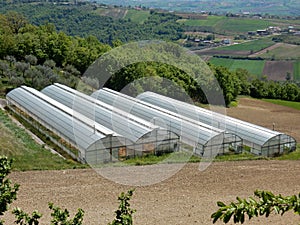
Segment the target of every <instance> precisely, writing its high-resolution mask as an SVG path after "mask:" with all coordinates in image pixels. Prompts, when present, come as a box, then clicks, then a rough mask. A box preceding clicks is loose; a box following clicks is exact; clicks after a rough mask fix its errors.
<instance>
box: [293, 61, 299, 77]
mask: <svg viewBox="0 0 300 225" xmlns="http://www.w3.org/2000/svg"><path fill="white" fill-rule="evenodd" d="M294 80H297V81H300V61H297V62H295V63H294Z"/></svg>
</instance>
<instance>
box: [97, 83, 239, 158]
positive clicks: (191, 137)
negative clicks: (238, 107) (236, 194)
mask: <svg viewBox="0 0 300 225" xmlns="http://www.w3.org/2000/svg"><path fill="white" fill-rule="evenodd" d="M92 97H94V98H96V99H98V100H100V101H102V102H105V103H107V104H108V105H111V106H113V107H115V108H118V109H120V110H122V111H125V112H127V113H129V114H132V115H135V116H137V117H140V118H142V119H144V120H147V121H149V122H151V123H154V124H156V125H158V126H161V127H165V128H166V129H169V130H171V131H173V132H174V133H177V134H179V135H180V137H181V142H183V143H185V144H188V145H190V146H192V147H193V148H194V150H193V151H194V153H195V154H198V155H201V156H215V155H217V154H224V153H226V152H229V151H231V150H232V151H239V150H240V147H241V146H242V141H241V138H240V137H238V136H237V135H234V134H231V133H226V132H225V131H224V130H221V129H218V128H215V127H212V126H209V125H207V124H204V123H201V122H198V121H195V120H192V119H190V118H187V117H183V116H180V115H178V114H176V113H173V112H171V111H169V110H165V109H163V108H160V107H157V106H154V105H152V104H148V103H145V102H142V101H139V100H137V99H135V98H132V97H130V96H127V95H124V94H122V93H119V92H116V91H113V90H110V89H107V88H103V89H101V90H98V91H97V92H95V93H93V95H92Z"/></svg>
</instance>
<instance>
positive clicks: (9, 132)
mask: <svg viewBox="0 0 300 225" xmlns="http://www.w3.org/2000/svg"><path fill="white" fill-rule="evenodd" d="M0 154H1V155H5V156H7V157H9V158H10V159H13V160H14V163H13V170H22V171H23V170H54V169H72V168H80V167H86V166H84V165H81V164H79V163H77V162H74V161H73V160H65V159H63V158H61V157H59V156H58V155H55V154H52V153H51V152H50V151H48V150H46V149H45V148H44V147H43V146H41V145H39V144H37V143H36V142H35V141H34V140H33V139H32V138H31V136H30V135H29V134H28V133H27V132H26V131H25V130H24V129H22V128H20V127H18V126H17V125H16V124H15V123H14V122H12V121H11V119H10V118H9V117H8V115H7V114H6V112H4V111H2V110H0Z"/></svg>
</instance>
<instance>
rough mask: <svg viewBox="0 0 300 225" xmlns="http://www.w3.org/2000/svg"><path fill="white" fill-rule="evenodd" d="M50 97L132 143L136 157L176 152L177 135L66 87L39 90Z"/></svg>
mask: <svg viewBox="0 0 300 225" xmlns="http://www.w3.org/2000/svg"><path fill="white" fill-rule="evenodd" d="M42 93H44V94H45V95H47V96H49V97H50V98H52V99H54V100H56V101H58V102H60V103H62V104H63V105H65V106H67V107H69V108H72V109H73V111H74V114H77V113H79V114H82V115H84V116H86V117H88V118H89V119H91V120H95V121H96V122H97V123H99V124H101V125H103V126H105V127H107V128H109V129H111V130H113V131H115V132H117V133H118V134H120V135H122V136H123V137H125V138H127V139H129V140H131V141H132V142H134V143H135V155H137V154H140V155H142V154H144V153H154V154H162V153H167V152H174V151H176V150H177V149H178V141H179V136H178V135H177V134H175V133H174V132H171V131H169V130H167V129H163V128H161V127H159V126H156V125H153V124H152V123H150V122H147V121H145V120H143V119H141V118H138V117H136V116H134V115H131V114H129V113H126V112H124V111H122V110H119V109H117V108H114V107H112V106H110V105H108V104H106V103H104V102H101V101H99V100H97V99H95V98H92V97H90V96H88V95H85V94H83V93H81V92H78V91H76V90H74V89H72V88H69V87H67V86H65V85H61V84H54V85H50V86H48V87H46V88H44V89H43V90H42Z"/></svg>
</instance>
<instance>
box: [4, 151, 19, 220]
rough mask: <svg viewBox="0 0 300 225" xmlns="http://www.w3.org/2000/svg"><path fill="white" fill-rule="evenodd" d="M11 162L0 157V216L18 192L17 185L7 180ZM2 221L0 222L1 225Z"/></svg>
mask: <svg viewBox="0 0 300 225" xmlns="http://www.w3.org/2000/svg"><path fill="white" fill-rule="evenodd" d="M11 164H12V160H9V159H8V158H7V157H4V156H1V157H0V216H2V215H3V214H4V213H5V212H6V211H7V210H8V206H9V204H11V203H12V202H13V201H14V200H16V199H17V191H18V190H19V185H18V184H14V186H12V183H11V181H10V179H8V178H7V176H8V174H9V173H10V170H11ZM3 223H4V221H2V220H1V221H0V224H3Z"/></svg>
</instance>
